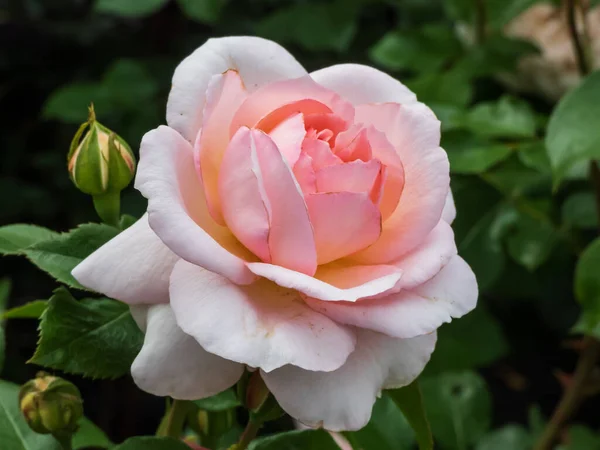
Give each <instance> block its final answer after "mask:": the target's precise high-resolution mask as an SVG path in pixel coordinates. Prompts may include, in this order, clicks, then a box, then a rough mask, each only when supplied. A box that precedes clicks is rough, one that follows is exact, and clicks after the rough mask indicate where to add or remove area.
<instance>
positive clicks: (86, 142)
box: [67, 105, 135, 224]
mask: <svg viewBox="0 0 600 450" xmlns="http://www.w3.org/2000/svg"><path fill="white" fill-rule="evenodd" d="M67 159H68V169H69V175H70V177H71V180H73V183H74V184H75V186H76V187H77V188H78V189H79V190H80V191H82V192H84V193H86V194H89V195H92V196H93V198H94V206H95V207H96V211H97V212H98V215H99V216H100V218H102V220H104V221H105V222H107V223H111V224H116V223H117V222H118V218H119V208H120V195H119V193H120V192H121V191H122V190H123V189H124V188H125V187H127V185H128V184H129V183H130V182H131V180H132V178H133V175H134V173H135V156H134V155H133V152H132V151H131V148H130V147H129V145H128V144H127V142H125V140H124V139H123V138H122V137H120V136H119V135H117V134H116V133H115V132H113V131H111V130H109V129H108V128H106V127H105V126H104V125H102V124H100V123H99V122H98V121H97V120H96V114H95V112H94V107H93V105H92V106H90V112H89V118H88V121H87V122H85V123H84V124H82V125H81V127H80V128H79V130H78V131H77V133H76V134H75V136H74V137H73V141H72V142H71V147H70V149H69V155H68V158H67Z"/></svg>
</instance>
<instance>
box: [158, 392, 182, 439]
mask: <svg viewBox="0 0 600 450" xmlns="http://www.w3.org/2000/svg"><path fill="white" fill-rule="evenodd" d="M188 410H189V405H188V402H187V401H186V400H173V403H172V404H171V406H170V407H169V408H168V409H167V412H166V413H165V415H164V417H163V419H162V421H161V422H160V425H159V426H158V430H157V431H156V435H157V436H163V437H172V438H175V439H179V438H180V437H181V433H183V427H184V425H185V419H186V416H187V413H188Z"/></svg>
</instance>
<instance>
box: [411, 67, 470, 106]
mask: <svg viewBox="0 0 600 450" xmlns="http://www.w3.org/2000/svg"><path fill="white" fill-rule="evenodd" d="M406 85H407V87H408V88H409V89H410V90H412V91H413V92H414V93H416V94H417V97H418V98H419V101H421V102H424V103H426V104H430V103H445V104H448V105H456V106H466V105H467V104H468V103H469V102H470V101H471V99H472V97H473V86H472V85H471V83H470V81H469V79H468V78H466V77H465V76H464V75H463V74H462V73H460V72H458V71H448V72H444V73H428V74H424V75H421V76H419V77H418V78H415V79H412V80H410V81H407V82H406Z"/></svg>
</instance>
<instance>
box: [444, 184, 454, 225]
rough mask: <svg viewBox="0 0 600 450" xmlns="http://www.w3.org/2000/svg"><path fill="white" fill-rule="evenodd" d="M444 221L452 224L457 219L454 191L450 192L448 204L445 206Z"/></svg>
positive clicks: (447, 199) (447, 198)
mask: <svg viewBox="0 0 600 450" xmlns="http://www.w3.org/2000/svg"><path fill="white" fill-rule="evenodd" d="M442 219H443V220H445V221H446V222H448V223H449V224H452V222H454V219H456V206H455V205H454V196H453V195H452V190H449V191H448V196H447V197H446V203H445V204H444V209H443V210H442Z"/></svg>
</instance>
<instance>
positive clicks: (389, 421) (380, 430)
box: [344, 393, 415, 450]
mask: <svg viewBox="0 0 600 450" xmlns="http://www.w3.org/2000/svg"><path fill="white" fill-rule="evenodd" d="M344 436H345V437H346V438H347V439H348V441H349V442H350V444H352V447H353V448H355V449H361V448H363V449H377V450H397V449H405V448H406V449H408V448H412V446H413V445H414V442H415V439H414V431H413V430H412V428H411V426H410V425H409V423H408V422H407V420H406V418H405V417H404V415H403V414H402V412H401V411H400V409H399V408H398V406H397V405H396V404H395V403H394V401H393V400H392V399H391V398H390V396H389V395H388V394H386V393H384V395H382V396H381V398H379V399H377V401H376V402H375V406H373V413H372V414H371V420H370V421H369V423H368V424H367V426H365V427H364V428H362V429H360V430H358V431H354V432H346V433H344Z"/></svg>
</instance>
